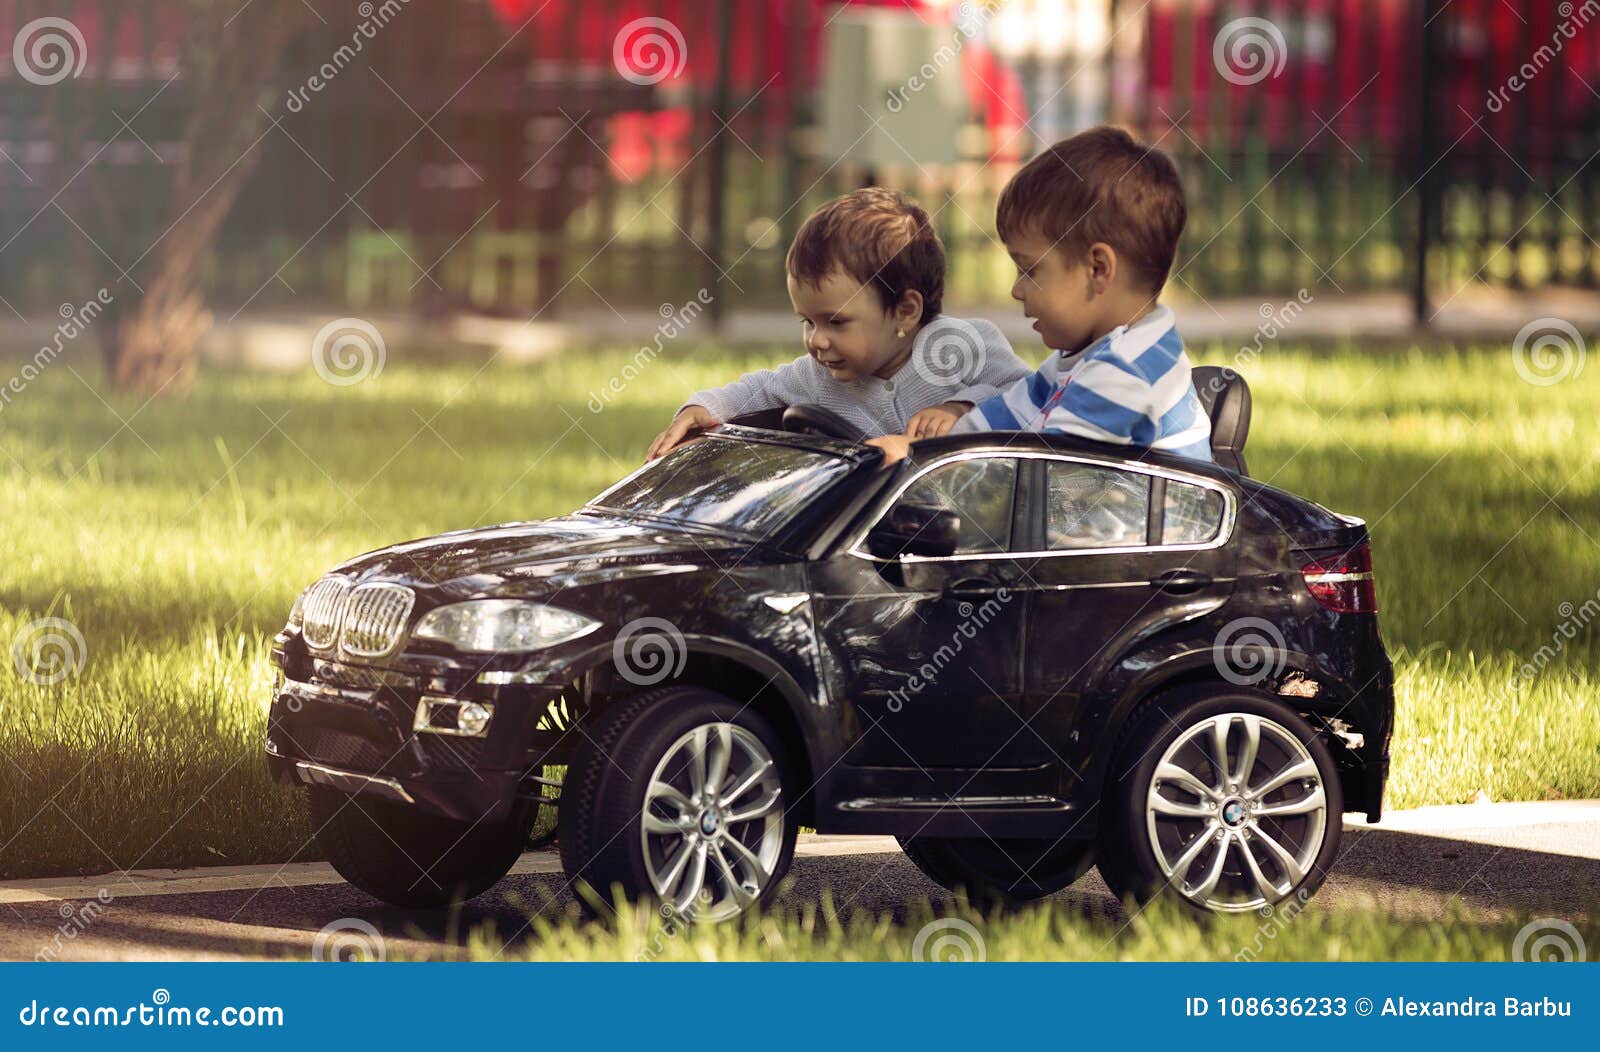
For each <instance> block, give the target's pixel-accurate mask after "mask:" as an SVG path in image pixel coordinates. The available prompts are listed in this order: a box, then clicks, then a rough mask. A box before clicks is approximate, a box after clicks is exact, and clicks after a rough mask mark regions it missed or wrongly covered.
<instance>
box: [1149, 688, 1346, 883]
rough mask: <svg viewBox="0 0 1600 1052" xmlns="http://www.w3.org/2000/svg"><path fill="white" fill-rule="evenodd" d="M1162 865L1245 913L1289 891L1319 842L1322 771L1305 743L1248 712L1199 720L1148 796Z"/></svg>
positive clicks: (1166, 872) (1158, 770)
mask: <svg viewBox="0 0 1600 1052" xmlns="http://www.w3.org/2000/svg"><path fill="white" fill-rule="evenodd" d="M1145 814H1146V824H1147V827H1148V834H1149V837H1150V846H1151V847H1152V849H1153V850H1154V852H1155V857H1156V861H1157V863H1158V864H1159V865H1160V866H1161V872H1162V875H1163V876H1164V877H1165V878H1166V881H1167V883H1168V884H1169V885H1171V886H1172V887H1173V888H1174V889H1176V890H1177V892H1178V893H1179V894H1180V895H1182V896H1183V897H1184V898H1186V899H1188V900H1189V901H1190V902H1192V903H1194V904H1195V905H1197V906H1200V907H1201V908H1203V909H1207V910H1216V911H1220V912H1226V913H1242V912H1244V911H1246V910H1253V909H1259V908H1261V907H1262V906H1267V905H1271V904H1273V903H1276V902H1279V901H1281V900H1282V899H1284V898H1285V897H1287V896H1288V895H1289V894H1290V893H1291V892H1292V891H1294V889H1295V888H1296V887H1297V886H1299V884H1300V883H1301V881H1303V880H1304V879H1305V876H1306V874H1307V873H1309V872H1310V870H1311V867H1312V866H1313V865H1314V864H1315V862H1316V859H1317V856H1318V855H1319V854H1320V853H1321V851H1322V846H1323V843H1324V839H1325V837H1326V835H1327V829H1328V803H1327V793H1326V792H1325V789H1324V786H1323V779H1322V772H1321V771H1319V770H1318V769H1317V762H1316V760H1315V759H1314V758H1313V757H1312V755H1311V752H1310V750H1309V749H1307V748H1306V746H1305V743H1304V742H1302V741H1301V740H1300V739H1299V737H1297V736H1296V735H1295V734H1294V733H1293V732H1292V731H1290V730H1289V729H1288V728H1286V727H1284V726H1283V725H1282V724H1280V723H1278V722H1276V721H1274V720H1271V719H1267V718H1265V717H1262V716H1257V715H1255V714H1253V713H1245V712H1230V713H1224V714H1222V715H1218V716H1213V717H1210V718H1208V719H1205V720H1202V721H1200V722H1199V723H1197V724H1195V725H1194V726H1192V727H1190V728H1188V729H1187V730H1185V731H1184V732H1183V733H1182V734H1180V735H1179V736H1178V738H1177V740H1176V741H1174V742H1173V743H1172V744H1171V745H1169V746H1168V747H1167V750H1166V752H1164V753H1162V755H1161V760H1160V762H1158V763H1157V764H1156V767H1155V774H1154V776H1153V777H1152V779H1151V782H1150V789H1149V791H1148V793H1147V794H1146V798H1145Z"/></svg>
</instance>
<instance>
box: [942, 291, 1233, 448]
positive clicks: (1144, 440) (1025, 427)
mask: <svg viewBox="0 0 1600 1052" xmlns="http://www.w3.org/2000/svg"><path fill="white" fill-rule="evenodd" d="M972 431H1053V432H1059V433H1065V434H1069V435H1082V436H1083V437H1085V438H1092V439H1096V440H1097V441H1100V442H1114V443H1118V444H1120V445H1135V446H1148V447H1150V448H1151V449H1159V450H1161V451H1163V452H1166V453H1176V454H1178V455H1180V456H1186V457H1193V458H1194V459H1196V460H1205V461H1210V460H1212V459H1213V458H1212V456H1211V421H1210V419H1209V418H1208V417H1207V416H1206V413H1205V410H1204V408H1202V407H1201V405H1200V396H1199V395H1197V394H1195V390H1194V381H1193V379H1192V378H1191V376H1190V370H1189V356H1188V355H1187V354H1185V353H1184V352H1183V339H1182V338H1181V337H1180V336H1179V335H1178V330H1177V328H1176V327H1175V325H1174V318H1173V314H1172V310H1171V308H1169V307H1166V306H1158V307H1156V308H1155V309H1154V310H1152V311H1151V312H1150V313H1149V314H1147V315H1145V316H1144V317H1143V318H1140V319H1139V320H1138V321H1136V322H1134V323H1133V324H1132V325H1119V326H1117V327H1116V328H1115V329H1112V330H1111V331H1110V332H1108V333H1106V334H1105V335H1104V336H1102V337H1101V338H1100V339H1098V340H1096V341H1095V342H1094V343H1092V344H1090V345H1089V346H1088V347H1087V348H1086V349H1084V350H1083V351H1082V352H1080V353H1078V354H1075V355H1070V356H1069V355H1067V354H1065V353H1057V354H1053V355H1051V356H1050V358H1049V359H1048V360H1046V361H1045V363H1044V364H1043V365H1041V366H1040V367H1039V369H1038V371H1037V372H1035V373H1034V374H1033V375H1032V376H1028V377H1025V378H1023V379H1021V380H1018V381H1017V382H1016V383H1014V384H1012V385H1011V386H1010V387H1008V388H1006V389H1005V390H1004V391H1002V392H1001V393H1000V394H997V395H995V396H994V397H993V398H988V399H985V400H984V401H982V402H979V403H978V404H976V405H974V406H973V407H972V411H971V412H969V413H967V415H966V416H963V417H962V418H961V419H960V420H958V421H956V425H955V427H953V428H952V429H951V433H952V434H961V433H965V432H972Z"/></svg>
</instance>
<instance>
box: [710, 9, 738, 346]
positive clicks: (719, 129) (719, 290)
mask: <svg viewBox="0 0 1600 1052" xmlns="http://www.w3.org/2000/svg"><path fill="white" fill-rule="evenodd" d="M717 27H718V29H719V30H721V39H719V40H718V41H717V83H716V87H715V88H714V89H713V92H712V96H711V119H712V121H713V122H715V124H716V127H715V128H714V129H712V132H711V146H710V149H709V150H707V153H708V154H709V157H708V161H709V164H710V172H709V173H708V176H709V177H708V179H707V186H706V212H707V215H706V238H707V240H708V241H710V242H711V243H710V244H709V245H708V246H706V247H707V251H706V266H705V285H704V287H705V288H706V289H707V290H709V291H710V293H711V303H710V304H709V309H708V311H707V313H708V314H710V316H711V327H712V329H713V330H720V329H721V328H722V319H723V304H722V294H723V286H724V284H726V283H725V282H724V281H723V277H722V248H723V245H722V242H723V234H724V231H725V229H726V227H727V184H728V136H729V135H731V134H732V132H731V131H730V129H729V128H728V125H727V123H726V122H727V121H728V119H729V112H728V110H729V102H730V98H729V97H730V94H731V85H730V83H729V81H730V78H731V76H732V71H731V69H730V66H731V63H732V49H733V0H719V2H718V4H717Z"/></svg>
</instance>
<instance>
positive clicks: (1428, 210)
mask: <svg viewBox="0 0 1600 1052" xmlns="http://www.w3.org/2000/svg"><path fill="white" fill-rule="evenodd" d="M1440 4H1441V0H1421V2H1420V3H1419V4H1418V5H1417V6H1418V8H1419V10H1418V12H1417V16H1418V18H1419V19H1420V25H1419V29H1420V31H1421V38H1420V40H1419V47H1420V50H1421V61H1420V62H1418V63H1417V113H1416V116H1417V172H1418V174H1417V181H1416V190H1417V231H1416V234H1417V238H1416V261H1415V263H1416V265H1415V269H1414V270H1413V273H1412V284H1411V315H1412V321H1413V322H1414V323H1415V324H1416V326H1417V328H1419V329H1424V328H1427V327H1428V321H1429V306H1428V251H1429V249H1430V248H1431V247H1432V236H1433V218H1434V214H1435V212H1436V211H1437V210H1438V204H1439V202H1438V196H1439V181H1438V178H1437V177H1436V176H1435V174H1434V171H1435V168H1436V167H1437V164H1436V162H1437V160H1438V159H1437V158H1435V157H1434V143H1435V140H1436V136H1435V133H1434V126H1433V123H1434V122H1433V89H1434V78H1433V64H1434V62H1435V61H1436V60H1437V58H1438V48H1437V47H1436V46H1435V44H1436V39H1435V37H1434V34H1435V33H1436V32H1437V30H1436V29H1435V28H1434V23H1435V22H1436V21H1438V19H1439V18H1440V16H1441V15H1442V13H1443V8H1442V6H1440Z"/></svg>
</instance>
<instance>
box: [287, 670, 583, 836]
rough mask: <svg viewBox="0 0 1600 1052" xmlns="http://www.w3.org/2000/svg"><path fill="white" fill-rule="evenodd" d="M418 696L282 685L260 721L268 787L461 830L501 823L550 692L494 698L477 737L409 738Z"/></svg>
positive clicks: (534, 759) (534, 757)
mask: <svg viewBox="0 0 1600 1052" xmlns="http://www.w3.org/2000/svg"><path fill="white" fill-rule="evenodd" d="M421 693H422V692H421V691H419V690H407V689H405V688H403V687H395V686H390V685H380V686H376V687H373V688H370V689H355V688H352V687H349V686H334V685H332V684H328V683H322V682H300V681H295V680H284V681H282V682H281V683H280V684H279V685H278V687H277V688H276V689H275V691H274V696H273V701H272V707H271V710H270V712H269V715H268V723H267V737H266V756H267V768H268V770H269V771H270V772H271V774H272V776H273V778H274V780H276V781H278V782H281V783H284V784H288V785H298V786H321V787H324V788H330V789H335V790H337V791H339V792H345V793H350V794H351V795H353V796H360V797H365V798H371V799H376V800H384V801H387V802H389V803H392V804H396V805H400V806H405V807H415V808H417V809H418V810H419V811H420V812H423V813H429V814H435V815H440V816H443V817H446V818H451V819H455V820H457V821H462V822H500V821H504V820H506V819H508V818H509V817H510V815H511V810H512V807H513V806H514V804H515V802H516V799H517V796H518V793H519V792H520V791H521V789H522V786H523V784H524V782H525V781H527V777H528V772H529V770H530V768H532V769H533V770H534V771H535V773H536V772H537V769H538V765H539V764H540V763H541V759H540V756H539V755H538V754H539V753H540V749H539V748H538V747H537V746H535V745H534V744H533V743H534V742H536V740H537V735H536V733H535V727H536V725H537V723H538V721H539V719H540V717H541V716H542V715H543V714H544V713H545V712H546V711H547V707H548V705H549V703H550V701H551V700H552V699H553V698H554V697H556V696H557V695H558V694H559V690H557V689H546V688H531V687H520V688H518V689H517V690H516V691H499V692H497V695H498V696H496V697H494V698H493V699H492V702H493V712H494V715H493V717H492V718H491V719H490V721H489V726H488V729H487V732H486V733H485V734H484V735H482V736H481V737H466V736H458V735H445V734H436V733H431V732H427V731H416V730H414V729H413V723H414V720H415V716H416V710H417V705H418V702H419V699H420V697H421Z"/></svg>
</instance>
